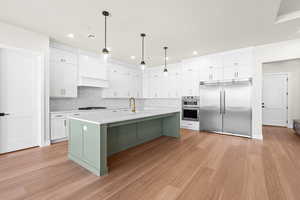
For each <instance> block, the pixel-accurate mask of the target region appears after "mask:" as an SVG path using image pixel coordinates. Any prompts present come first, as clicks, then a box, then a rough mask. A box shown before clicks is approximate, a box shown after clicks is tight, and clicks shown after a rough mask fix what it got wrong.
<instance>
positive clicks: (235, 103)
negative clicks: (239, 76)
mask: <svg viewBox="0 0 300 200" xmlns="http://www.w3.org/2000/svg"><path fill="white" fill-rule="evenodd" d="M251 87H252V79H244V80H232V81H222V82H201V83H200V130H201V131H208V132H216V133H223V134H231V135H237V136H244V137H251V125H252V108H251Z"/></svg>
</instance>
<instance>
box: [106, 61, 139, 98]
mask: <svg viewBox="0 0 300 200" xmlns="http://www.w3.org/2000/svg"><path fill="white" fill-rule="evenodd" d="M108 68H109V70H108V79H109V82H110V84H109V87H108V88H106V89H104V91H103V97H104V98H130V97H135V98H141V97H142V73H141V71H140V70H138V69H132V68H129V67H123V66H121V65H118V64H109V65H108Z"/></svg>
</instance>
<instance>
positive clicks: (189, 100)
mask: <svg viewBox="0 0 300 200" xmlns="http://www.w3.org/2000/svg"><path fill="white" fill-rule="evenodd" d="M199 101H200V99H199V97H198V96H183V97H182V120H185V121H199V108H200V107H199V106H200V102H199Z"/></svg>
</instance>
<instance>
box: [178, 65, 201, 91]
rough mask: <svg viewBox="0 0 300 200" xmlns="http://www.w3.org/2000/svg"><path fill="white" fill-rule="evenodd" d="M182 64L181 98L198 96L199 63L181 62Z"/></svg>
mask: <svg viewBox="0 0 300 200" xmlns="http://www.w3.org/2000/svg"><path fill="white" fill-rule="evenodd" d="M182 64H183V66H182V76H181V89H182V90H181V94H182V96H198V95H199V83H200V67H201V63H199V62H183V63H182Z"/></svg>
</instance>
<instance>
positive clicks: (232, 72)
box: [224, 66, 253, 80]
mask: <svg viewBox="0 0 300 200" xmlns="http://www.w3.org/2000/svg"><path fill="white" fill-rule="evenodd" d="M252 76H253V74H252V69H251V66H235V67H224V79H225V80H226V79H239V78H249V77H252Z"/></svg>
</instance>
